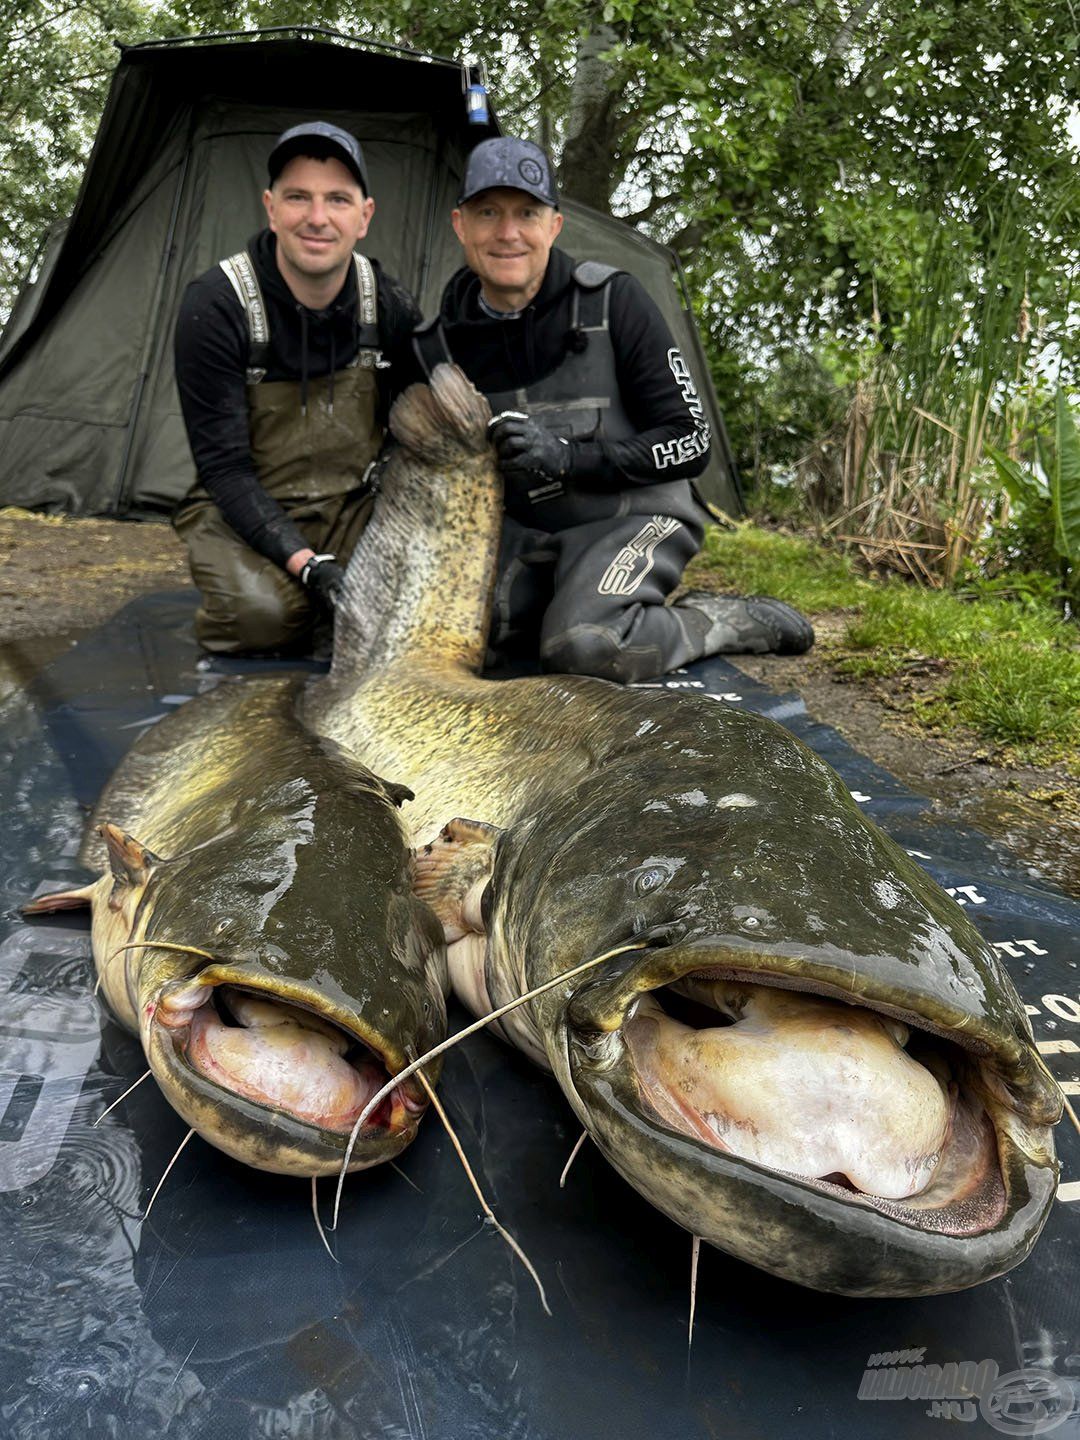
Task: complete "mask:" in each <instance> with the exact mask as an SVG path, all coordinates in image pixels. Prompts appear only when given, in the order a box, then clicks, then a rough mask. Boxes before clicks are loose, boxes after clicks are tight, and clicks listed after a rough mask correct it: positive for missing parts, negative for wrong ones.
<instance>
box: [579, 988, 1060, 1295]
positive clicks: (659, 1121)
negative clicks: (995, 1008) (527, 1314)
mask: <svg viewBox="0 0 1080 1440" xmlns="http://www.w3.org/2000/svg"><path fill="white" fill-rule="evenodd" d="M654 973H655V972H654ZM716 975H717V972H716V971H714V969H707V971H704V972H701V975H700V976H694V975H693V973H691V975H687V973H685V972H684V973H683V976H681V981H675V982H674V984H668V985H664V979H661V984H660V986H657V988H648V986H647V985H642V984H638V985H635V986H634V994H632V996H631V998H629V1001H628V1004H626V1007H625V1009H624V1012H622V1015H621V1017H619V1015H618V1014H616V1011H615V1009H613V1008H612V1004H611V994H609V992H608V994H605V989H603V986H602V985H599V986H596V991H598V992H599V994H598V996H596V998H598V999H599V1005H596V1001H595V999H593V998H590V996H588V995H583V994H582V992H579V994H577V995H576V996H575V999H573V1001H572V1002H570V1004H569V1005H567V1008H566V1011H564V1012H563V1022H562V1024H563V1025H566V1030H564V1031H563V1038H564V1043H566V1047H567V1048H566V1053H564V1054H566V1061H567V1063H569V1074H567V1079H569V1081H570V1084H569V1086H567V1094H569V1096H570V1097H572V1100H573V1103H575V1109H576V1110H577V1113H579V1116H580V1119H582V1120H583V1123H585V1125H586V1128H588V1129H589V1132H590V1133H592V1135H593V1139H595V1140H596V1143H598V1145H599V1148H600V1149H602V1152H603V1153H605V1155H606V1156H608V1159H609V1161H611V1162H612V1164H613V1165H615V1168H616V1169H619V1171H621V1172H622V1174H624V1176H625V1178H626V1179H628V1181H629V1182H631V1185H634V1187H635V1188H636V1189H639V1191H641V1192H642V1194H644V1195H645V1197H647V1198H648V1200H651V1201H652V1204H655V1205H657V1207H658V1208H660V1210H662V1211H664V1212H665V1214H668V1215H670V1218H672V1220H675V1221H677V1223H678V1224H683V1225H684V1227H685V1228H688V1230H691V1231H693V1233H694V1234H700V1236H701V1237H703V1238H706V1240H708V1241H710V1243H713V1244H716V1246H719V1247H720V1248H723V1250H729V1251H730V1253H733V1254H736V1256H739V1257H740V1259H746V1260H750V1261H752V1263H753V1264H757V1266H760V1267H762V1269H768V1270H772V1272H773V1273H776V1274H780V1276H783V1277H786V1279H791V1280H795V1282H796V1283H802V1284H809V1286H814V1287H816V1289H824V1290H835V1292H840V1293H845V1295H933V1293H942V1292H946V1290H956V1289H962V1287H965V1286H969V1284H976V1283H981V1282H982V1280H988V1279H992V1277H994V1276H996V1274H1001V1273H1004V1272H1005V1270H1008V1269H1011V1267H1012V1266H1014V1264H1017V1263H1018V1261H1020V1260H1022V1259H1024V1256H1025V1254H1027V1253H1028V1250H1030V1248H1031V1244H1034V1240H1035V1237H1037V1236H1038V1231H1040V1228H1041V1225H1043V1221H1044V1218H1045V1214H1047V1210H1048V1207H1050V1205H1051V1202H1053V1195H1054V1189H1056V1175H1057V1168H1056V1161H1054V1152H1053V1138H1051V1133H1050V1129H1048V1126H1045V1125H1043V1123H1041V1122H1040V1119H1038V1116H1028V1117H1022V1116H1021V1115H1018V1113H1017V1112H1015V1110H1014V1109H1011V1107H1009V1106H1008V1104H1004V1103H1001V1099H999V1092H1001V1087H999V1086H998V1084H996V1083H995V1081H996V1076H994V1074H988V1071H989V1067H991V1064H992V1061H989V1060H985V1058H984V1057H981V1056H978V1054H972V1053H971V1051H969V1050H960V1048H959V1047H956V1045H950V1044H948V1043H945V1041H942V1040H939V1038H937V1037H936V1035H932V1034H929V1032H924V1031H920V1030H916V1028H912V1030H910V1031H909V1027H906V1025H903V1024H901V1022H899V1021H897V1020H896V1018H894V1017H893V1015H886V1014H880V1012H877V1011H868V1009H865V1007H855V1005H850V1004H841V1002H838V1001H834V999H831V998H822V996H818V995H814V994H806V992H805V989H804V988H802V986H799V989H798V991H795V989H783V988H776V989H775V991H773V1002H775V1004H779V1005H780V1007H783V1005H789V1007H792V1005H793V1007H795V1009H793V1011H792V1014H793V1015H795V1017H796V1018H798V1008H799V1007H801V1005H806V1007H809V1008H814V1007H831V1008H832V1009H834V1011H837V1012H841V1015H840V1022H841V1025H842V1027H848V1028H851V1022H852V1021H854V1028H855V1030H860V1027H861V1028H863V1030H870V1031H874V1032H876V1043H877V1044H884V1045H886V1047H887V1045H891V1047H893V1048H910V1050H912V1053H913V1054H912V1057H909V1058H912V1060H913V1061H914V1063H917V1064H920V1066H922V1067H923V1068H924V1070H926V1077H924V1080H923V1087H922V1092H920V1089H919V1086H916V1090H914V1096H913V1099H912V1104H910V1106H909V1110H907V1113H906V1116H904V1113H901V1116H900V1138H901V1139H909V1140H912V1145H910V1149H909V1152H906V1153H904V1152H901V1153H900V1155H899V1162H897V1155H891V1156H890V1155H887V1156H886V1159H887V1161H888V1165H887V1166H886V1169H890V1168H891V1172H893V1178H894V1179H896V1176H897V1174H899V1176H900V1181H901V1184H900V1185H899V1187H894V1194H893V1195H874V1194H871V1192H868V1191H865V1189H861V1188H860V1187H858V1185H855V1184H852V1181H851V1178H850V1176H848V1175H847V1174H844V1172H841V1171H838V1169H837V1159H835V1155H831V1153H822V1155H821V1164H819V1166H818V1168H816V1172H815V1174H806V1168H811V1169H814V1168H815V1166H814V1165H812V1146H805V1148H804V1151H802V1161H804V1164H799V1162H798V1161H799V1155H798V1152H796V1155H795V1156H792V1153H791V1152H785V1149H783V1145H785V1143H786V1139H788V1136H786V1133H785V1132H783V1129H782V1128H780V1126H776V1125H766V1126H762V1123H760V1122H762V1119H763V1116H762V1115H760V1113H757V1115H755V1113H753V1109H750V1113H749V1115H747V1113H746V1110H743V1113H734V1110H736V1102H739V1099H740V1096H739V1092H737V1086H739V1083H740V1081H742V1083H743V1084H746V1074H744V1073H743V1074H740V1067H739V1063H737V1053H734V1054H733V1056H729V1057H727V1060H729V1064H727V1070H729V1079H730V1077H734V1080H736V1093H734V1094H733V1096H732V1094H726V1092H724V1087H723V1086H720V1087H719V1089H716V1090H714V1092H711V1093H706V1094H703V1093H701V1084H704V1087H706V1092H707V1090H708V1077H706V1079H704V1080H703V1079H701V1076H700V1073H698V1070H700V1067H698V1070H696V1067H694V1063H693V1061H694V1060H696V1058H701V1056H704V1057H706V1058H708V1054H710V1044H711V1041H710V1040H708V1037H706V1043H704V1045H698V1047H697V1048H698V1056H697V1057H696V1056H694V1048H693V1045H691V1047H690V1050H688V1051H687V1053H684V1054H681V1056H680V1045H681V1044H683V1038H684V1037H683V1038H680V1035H678V1027H683V1030H690V1031H691V1032H693V1031H694V1030H697V1031H698V1032H700V1031H711V1030H714V1028H716V1030H720V1032H721V1034H723V1027H726V1025H730V1031H732V1032H733V1031H734V1030H736V1028H737V1025H736V1024H734V1021H736V1017H737V1014H739V1009H737V1007H739V998H740V992H742V995H743V998H744V996H747V995H749V994H752V992H759V994H765V992H768V991H769V986H768V985H763V984H760V982H762V981H765V979H766V978H768V976H766V975H763V973H760V972H759V973H757V975H756V976H755V981H757V984H750V985H739V984H734V982H730V981H724V985H726V986H727V989H729V994H727V996H726V1007H727V1014H724V1015H720V1014H717V1011H716V1005H714V1004H713V1001H714V999H716V995H714V994H708V986H710V985H716ZM667 979H668V981H670V979H671V976H670V975H668V976H667ZM619 984H624V982H622V981H621V982H619ZM696 984H697V985H698V988H700V989H704V991H706V994H704V995H701V994H697V995H694V986H696ZM680 991H681V992H683V994H678V992H680ZM624 994H625V991H624ZM589 1009H592V1011H593V1014H600V1012H602V1014H603V1015H605V1025H603V1028H590V1027H588V1025H586V1027H585V1028H583V1030H582V1028H579V1027H577V1024H576V1021H577V1020H579V1017H580V1015H582V1014H588V1012H589ZM668 1021H671V1022H672V1025H674V1027H675V1044H674V1061H675V1064H674V1066H672V1047H671V1044H668V1045H667V1054H665V1053H664V1051H665V1045H664V1044H662V1043H658V1041H660V1040H662V1035H661V1030H662V1027H664V1025H665V1024H667V1022H668ZM560 1028H562V1025H560ZM649 1031H652V1032H651V1034H649ZM670 1038H671V1037H668V1040H670ZM780 1050H782V1041H780ZM553 1057H554V1058H556V1060H557V1050H556V1051H553ZM680 1060H681V1076H680V1074H678V1073H672V1070H674V1071H677V1070H678V1061H680ZM733 1060H734V1063H732V1061H733ZM559 1066H562V1061H560V1063H559ZM901 1068H906V1067H901ZM687 1076H690V1077H691V1080H693V1083H691V1084H690V1087H687V1084H685V1083H684V1081H685V1079H687ZM773 1079H775V1077H773ZM886 1079H888V1071H886ZM698 1081H700V1083H698ZM927 1081H929V1083H927ZM696 1086H697V1093H694V1089H696ZM747 1089H749V1090H753V1083H750V1084H749V1086H747ZM688 1090H690V1093H688ZM920 1094H922V1100H923V1102H926V1106H923V1104H920ZM742 1099H743V1100H746V1099H747V1097H746V1094H743V1096H742ZM750 1100H753V1096H750ZM785 1100H786V1103H788V1106H793V1104H798V1103H799V1097H798V1096H786V1097H785ZM696 1102H704V1103H696ZM927 1106H929V1116H927V1115H924V1113H923V1109H926V1107H927ZM776 1109H778V1115H779V1119H780V1120H782V1117H783V1115H785V1107H783V1106H780V1107H776ZM788 1113H793V1112H791V1110H789V1112H788ZM770 1115H772V1112H770V1110H769V1106H768V1103H766V1107H765V1119H766V1120H769V1119H770ZM850 1117H851V1116H850ZM855 1117H857V1116H855ZM747 1120H749V1122H750V1125H747V1123H746V1122H747ZM734 1122H743V1129H742V1130H740V1126H739V1125H737V1123H734ZM753 1125H756V1126H757V1129H759V1132H760V1130H770V1135H769V1133H766V1135H765V1139H766V1140H769V1139H773V1140H776V1139H779V1142H780V1148H779V1152H773V1153H772V1155H770V1153H769V1148H768V1145H766V1146H763V1148H757V1149H756V1152H755V1146H753V1145H752V1146H749V1153H742V1155H740V1153H739V1149H740V1148H742V1149H744V1151H746V1149H747V1146H740V1145H737V1142H739V1140H740V1138H742V1136H743V1135H746V1133H747V1132H750V1130H752V1126H753ZM750 1138H752V1139H756V1138H755V1136H753V1135H752V1136H750ZM809 1138H811V1140H812V1138H814V1135H812V1126H811V1130H809ZM886 1138H887V1136H886ZM805 1139H806V1133H804V1140H805ZM870 1139H871V1140H873V1130H871V1135H870ZM824 1149H827V1148H824ZM808 1155H809V1156H811V1164H809V1166H808V1165H806V1164H805V1161H806V1156H808ZM847 1158H848V1159H850V1158H851V1156H850V1155H848V1156H847ZM793 1159H795V1161H796V1162H795V1164H792V1161H793ZM855 1159H860V1161H861V1162H864V1164H865V1162H867V1159H868V1161H870V1162H871V1166H870V1171H868V1172H863V1174H860V1179H861V1181H863V1184H873V1182H874V1175H876V1174H877V1172H876V1171H874V1164H880V1156H878V1158H877V1159H876V1156H874V1155H873V1146H870V1148H865V1146H864V1148H863V1152H858V1149H857V1153H855ZM785 1161H786V1164H785ZM749 1215H756V1217H757V1220H755V1223H753V1225H750V1228H749V1230H747V1227H746V1224H743V1218H744V1217H749ZM763 1215H769V1224H768V1225H766V1224H765V1223H763V1220H762V1217H763ZM860 1215H861V1218H857V1217H860ZM755 1227H756V1233H755ZM765 1237H769V1238H768V1241H766V1238H765ZM814 1237H815V1238H814ZM971 1241H975V1243H973V1244H971Z"/></svg>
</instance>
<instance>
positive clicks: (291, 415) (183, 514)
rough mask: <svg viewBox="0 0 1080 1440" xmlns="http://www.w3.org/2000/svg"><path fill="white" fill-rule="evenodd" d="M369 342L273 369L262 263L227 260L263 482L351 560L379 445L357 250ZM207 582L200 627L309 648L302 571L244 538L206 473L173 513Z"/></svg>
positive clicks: (245, 647)
mask: <svg viewBox="0 0 1080 1440" xmlns="http://www.w3.org/2000/svg"><path fill="white" fill-rule="evenodd" d="M353 261H354V264H355V266H356V280H357V309H358V319H359V337H360V349H359V351H358V352H357V356H356V359H355V360H354V361H353V362H352V363H351V364H350V365H348V366H346V367H345V368H344V369H341V370H338V371H336V372H335V373H334V374H333V375H322V376H319V377H318V378H317V379H314V380H309V381H308V382H307V400H306V404H305V403H304V402H303V396H302V387H301V384H300V381H298V380H266V379H265V375H266V370H267V365H268V362H269V357H270V350H271V337H270V327H269V322H268V317H267V311H266V305H265V302H264V300H263V296H262V292H261V290H260V288H259V282H258V278H257V276H256V273H255V267H254V265H253V264H252V262H251V258H250V256H249V255H248V254H247V252H246V251H241V252H240V253H239V254H237V255H231V256H230V257H229V258H228V259H227V260H222V261H221V262H220V263H221V268H222V270H224V272H225V274H226V276H227V277H228V279H229V282H230V283H231V285H232V287H233V289H234V290H235V292H236V295H237V298H238V299H239V301H240V303H241V305H242V306H243V307H244V314H245V317H246V320H247V327H248V340H249V343H248V366H247V377H246V378H247V405H248V417H249V427H250V436H251V456H252V460H253V462H254V465H255V473H256V474H257V475H258V477H259V482H260V484H261V485H262V487H263V488H264V490H265V491H266V492H267V494H268V495H270V496H272V497H273V498H274V499H275V500H276V501H277V502H278V503H279V504H280V505H281V507H282V509H283V510H284V511H285V513H286V514H287V515H288V517H289V519H290V520H292V521H293V523H294V524H295V525H296V526H297V527H298V528H299V530H300V532H301V534H302V535H303V536H304V538H305V539H306V540H307V542H308V544H309V545H310V546H311V547H312V549H313V550H315V551H316V553H319V554H323V553H329V554H333V555H336V556H337V559H338V562H339V563H340V564H341V565H344V564H345V563H346V562H347V561H348V558H349V556H350V555H351V554H352V551H353V549H354V548H355V545H356V542H357V540H358V539H359V537H360V535H361V533H362V532H363V529H364V526H365V525H366V524H367V521H368V518H369V516H370V514H371V506H372V497H371V494H370V492H369V490H368V489H367V487H366V486H365V484H364V479H365V475H366V472H367V470H368V468H369V466H370V465H371V463H372V461H373V460H374V459H375V457H376V455H377V454H378V452H379V449H380V447H381V445H382V440H383V430H382V427H381V425H380V424H379V423H378V419H377V415H378V398H379V397H378V389H377V384H376V370H377V369H378V368H379V365H380V362H381V354H380V351H379V330H378V308H377V291H376V283H375V272H374V270H373V269H372V266H371V262H370V261H369V260H367V259H366V257H364V256H363V255H359V254H354V255H353ZM173 523H174V525H175V527H176V529H177V531H178V532H179V534H180V535H181V537H182V538H183V539H184V541H185V543H186V544H187V547H188V556H189V561H190V564H191V574H192V578H193V580H194V581H195V584H196V585H197V586H198V587H199V590H200V591H201V592H202V603H201V605H200V607H199V610H198V613H197V615H196V618H195V634H196V638H197V639H198V640H199V642H200V644H202V645H203V646H204V647H205V648H206V649H207V650H213V651H216V652H218V653H227V654H247V653H253V652H259V651H276V650H297V649H306V648H307V647H308V646H309V645H310V643H311V636H312V630H313V627H314V626H315V624H316V622H317V621H319V620H320V619H322V618H323V617H321V616H320V615H319V614H317V613H316V611H315V610H314V608H313V606H312V604H311V601H310V599H309V597H308V595H307V593H306V592H305V591H304V589H303V588H302V587H301V585H300V583H299V581H298V580H296V579H294V578H293V577H292V576H291V575H289V574H288V573H287V572H286V571H284V570H282V569H280V568H279V567H278V566H277V565H275V564H274V563H273V562H272V561H270V560H268V559H266V558H265V557H264V556H262V555H260V554H258V553H257V552H256V551H255V550H253V549H252V548H251V547H250V546H249V545H246V544H245V543H244V542H243V541H242V540H241V539H240V537H239V536H238V535H237V534H236V532H235V531H234V530H233V529H232V528H231V526H230V525H229V524H228V522H227V521H226V520H225V518H224V516H223V515H222V514H221V511H220V510H219V509H218V507H217V506H216V505H215V504H214V502H213V500H212V499H211V498H210V496H209V495H208V494H207V492H206V490H205V489H204V488H203V487H202V486H201V485H199V484H196V486H195V487H194V488H193V489H192V490H191V492H190V493H189V495H188V498H187V499H186V500H185V501H184V503H183V504H182V505H181V506H180V508H179V509H178V511H177V513H176V516H175V518H174V521H173Z"/></svg>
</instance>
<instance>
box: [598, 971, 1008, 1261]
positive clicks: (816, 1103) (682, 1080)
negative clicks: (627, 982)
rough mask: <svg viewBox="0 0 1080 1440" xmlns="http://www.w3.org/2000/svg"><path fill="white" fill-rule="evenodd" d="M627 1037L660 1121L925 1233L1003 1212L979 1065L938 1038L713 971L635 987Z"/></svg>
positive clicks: (971, 1228)
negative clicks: (637, 992) (639, 992)
mask: <svg viewBox="0 0 1080 1440" xmlns="http://www.w3.org/2000/svg"><path fill="white" fill-rule="evenodd" d="M621 1034H622V1037H623V1040H624V1041H625V1044H626V1053H627V1055H628V1058H629V1062H630V1066H631V1069H632V1072H633V1077H634V1080H635V1082H636V1087H637V1091H638V1094H639V1096H640V1100H641V1103H642V1106H643V1109H644V1112H645V1118H647V1119H649V1120H650V1121H651V1122H652V1123H655V1121H659V1122H660V1123H661V1124H662V1125H663V1126H664V1127H665V1128H667V1129H669V1130H673V1131H675V1132H677V1133H678V1134H680V1135H683V1136H687V1137H690V1138H691V1139H692V1140H693V1141H695V1142H697V1143H698V1144H700V1145H702V1146H704V1147H707V1148H708V1149H710V1150H714V1151H720V1152H723V1153H726V1154H729V1155H731V1156H732V1157H736V1158H738V1159H739V1160H742V1161H746V1162H750V1163H751V1164H753V1165H754V1166H756V1167H759V1168H761V1169H764V1170H768V1171H772V1172H774V1173H777V1174H780V1175H784V1176H787V1177H789V1178H792V1179H795V1180H797V1181H798V1182H799V1183H801V1184H803V1185H807V1186H810V1187H812V1188H813V1189H816V1190H820V1191H822V1192H824V1193H827V1194H832V1195H834V1196H836V1197H837V1198H844V1199H846V1200H848V1201H854V1202H860V1203H863V1204H866V1205H869V1206H872V1207H873V1208H874V1209H876V1210H878V1211H880V1212H882V1213H883V1214H885V1215H887V1216H889V1217H891V1218H893V1219H895V1220H898V1221H901V1222H903V1223H906V1224H908V1225H911V1226H915V1227H917V1228H919V1229H922V1230H933V1231H938V1232H941V1233H943V1234H947V1235H958V1236H959V1235H974V1234H980V1233H982V1232H983V1231H986V1230H989V1229H992V1228H994V1226H995V1225H997V1224H998V1223H999V1221H1000V1220H1001V1218H1002V1216H1003V1214H1004V1211H1005V1208H1006V1203H1007V1194H1006V1189H1005V1183H1004V1180H1003V1177H1002V1169H1001V1162H1000V1158H999V1143H998V1133H997V1127H996V1124H995V1111H996V1109H997V1107H996V1106H995V1105H994V1102H993V1099H992V1092H991V1090H990V1087H989V1085H988V1084H987V1083H986V1082H985V1081H984V1079H983V1073H982V1072H983V1065H984V1062H983V1061H982V1060H981V1059H980V1058H979V1057H978V1056H976V1055H973V1054H972V1053H970V1052H969V1051H967V1050H962V1049H961V1048H960V1047H959V1046H957V1045H955V1044H953V1043H952V1042H951V1041H949V1040H946V1039H944V1038H942V1037H941V1036H940V1035H937V1034H931V1033H929V1032H928V1031H924V1030H922V1029H919V1028H917V1027H915V1026H913V1025H908V1024H905V1023H904V1022H902V1021H900V1020H898V1019H896V1018H894V1017H893V1016H890V1015H887V1014H884V1013H882V1012H880V1011H877V1010H873V1009H870V1008H868V1007H866V1006H863V1005H852V1004H849V1003H846V1002H844V1001H842V1000H838V999H835V998H832V997H829V996H826V995H819V994H814V993H811V992H808V991H806V990H802V989H800V990H791V989H787V988H782V987H779V986H776V985H771V984H763V983H754V982H750V981H741V980H733V979H731V978H722V979H718V978H715V976H714V975H710V973H709V972H708V971H701V972H695V973H692V974H689V975H684V976H683V977H682V978H681V979H678V980H675V981H674V982H672V983H670V984H667V985H662V986H660V987H659V988H657V989H654V990H650V991H647V992H646V993H644V994H642V995H640V996H639V997H638V998H637V1000H636V1001H635V1002H634V1003H633V1004H632V1005H631V1006H630V1008H629V1009H628V1011H627V1014H626V1016H625V1017H624V1020H623V1024H622V1027H621Z"/></svg>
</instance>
